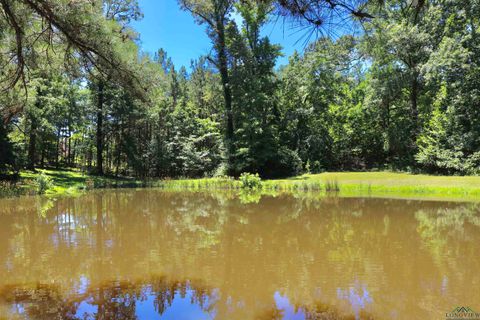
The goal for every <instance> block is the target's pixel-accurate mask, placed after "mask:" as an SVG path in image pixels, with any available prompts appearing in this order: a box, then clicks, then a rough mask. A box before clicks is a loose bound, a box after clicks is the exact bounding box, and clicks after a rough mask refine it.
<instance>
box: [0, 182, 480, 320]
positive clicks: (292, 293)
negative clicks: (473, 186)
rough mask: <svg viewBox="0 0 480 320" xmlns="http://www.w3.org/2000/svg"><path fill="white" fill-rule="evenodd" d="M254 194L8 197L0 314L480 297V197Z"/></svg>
mask: <svg viewBox="0 0 480 320" xmlns="http://www.w3.org/2000/svg"><path fill="white" fill-rule="evenodd" d="M245 197H246V196H244V197H243V198H242V197H240V198H234V197H233V196H232V195H229V194H222V193H216V194H213V195H212V194H205V193H168V192H160V191H155V190H137V191H126V190H120V191H102V192H94V193H91V194H87V195H85V196H82V197H79V198H74V199H62V200H58V201H51V200H46V199H42V198H34V197H30V198H19V199H9V200H1V201H0V238H1V241H0V274H1V275H2V276H1V277H0V318H2V317H6V318H12V317H14V316H18V317H19V318H22V319H24V318H27V319H50V318H51V319H54V318H65V319H84V318H85V319H136V318H138V319H155V318H161V319H337V318H338V319H355V318H357V319H359V318H361V319H367V318H397V319H405V318H411V319H416V318H435V317H437V318H438V317H442V316H444V312H445V310H449V309H451V308H452V305H463V304H465V305H470V306H471V307H472V308H474V307H475V306H476V304H475V303H477V304H478V301H480V292H478V291H473V292H472V291H471V290H465V288H475V287H478V285H480V276H479V274H478V273H477V272H475V271H474V270H479V269H480V252H479V250H480V248H479V245H478V244H479V243H480V232H479V231H480V207H479V206H478V205H476V204H462V203H446V202H443V203H441V202H421V201H407V200H388V199H345V198H343V199H342V198H336V197H327V198H322V199H315V198H309V197H307V198H294V197H291V196H282V195H279V196H277V197H262V198H258V199H257V198H255V199H254V201H250V200H249V198H248V197H250V195H249V196H248V197H247V200H248V201H247V200H245ZM477 308H480V305H478V306H477Z"/></svg>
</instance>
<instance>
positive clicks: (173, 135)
mask: <svg viewBox="0 0 480 320" xmlns="http://www.w3.org/2000/svg"><path fill="white" fill-rule="evenodd" d="M355 3H359V2H358V1H355ZM358 5H359V6H357V7H353V6H351V5H350V4H349V3H348V2H342V1H338V2H337V1H288V0H279V1H257V0H181V1H179V6H181V8H182V9H184V10H185V11H188V12H190V13H191V14H192V15H193V17H194V19H195V20H196V21H197V22H198V23H199V24H200V25H202V26H203V27H204V28H205V31H206V32H207V34H208V36H209V38H210V39H211V43H212V50H211V53H210V54H209V55H208V56H202V57H198V59H196V60H195V61H192V62H191V65H190V66H185V67H181V68H176V67H175V65H174V63H173V61H174V60H175V57H170V56H169V55H168V53H167V52H166V51H165V50H163V49H161V48H159V50H158V52H157V53H155V54H154V55H151V54H147V53H145V52H142V51H141V50H140V46H139V35H138V34H137V33H136V31H135V30H134V29H133V28H132V27H131V22H132V21H133V20H137V19H141V18H142V13H141V11H140V7H139V5H138V3H137V2H136V1H135V0H104V1H99V0H95V1H93V0H92V1H73V0H55V1H54V0H0V13H1V15H0V16H1V18H0V40H1V41H0V51H1V52H2V54H1V55H0V64H1V66H2V67H1V74H0V84H1V86H2V87H1V88H0V90H2V91H1V92H0V111H1V112H2V120H3V121H2V122H1V123H0V124H1V125H0V171H1V172H2V173H3V174H10V173H13V172H18V170H20V169H23V168H26V169H33V170H34V169H35V168H42V167H54V168H79V169H82V170H85V171H88V172H91V173H95V174H111V175H128V176H137V177H203V176H213V175H232V176H237V175H239V174H240V173H242V172H252V173H259V174H260V175H261V176H263V177H273V178H275V177H284V176H294V175H297V174H300V173H304V172H312V173H316V172H322V171H327V170H370V169H395V170H409V171H424V172H431V173H443V174H478V173H480V35H479V34H478V32H479V31H478V27H479V26H480V2H479V1H478V0H431V1H430V0H425V1H422V0H420V1H413V2H412V1H405V0H386V1H384V2H382V3H379V2H360V3H359V4H358ZM233 13H235V15H240V16H241V18H242V19H241V21H242V22H241V23H238V19H234V18H232V15H233ZM345 15H348V16H349V18H348V21H346V20H345V19H344V16H345ZM278 17H280V18H281V20H284V23H286V24H288V23H290V24H293V25H296V26H298V27H299V28H301V29H302V30H303V32H305V33H307V34H308V33H312V34H313V37H314V38H315V39H314V40H312V41H311V42H310V43H309V44H308V45H306V46H305V49H304V50H303V51H302V52H296V53H294V54H293V55H292V56H291V57H289V63H288V64H287V65H283V66H280V67H278V65H277V59H278V58H279V57H280V56H281V55H282V48H281V47H280V46H279V45H276V44H275V43H272V42H271V41H270V40H269V38H268V37H267V36H264V33H263V32H262V30H263V29H262V28H264V27H265V25H266V24H267V23H268V21H269V20H270V19H278ZM327 17H330V23H333V24H335V23H336V24H345V23H347V24H348V25H349V26H351V27H352V29H355V30H356V32H355V33H354V34H348V33H346V32H341V35H332V34H330V33H328V32H324V30H325V29H322V27H323V23H324V22H325V21H326V20H325V19H327Z"/></svg>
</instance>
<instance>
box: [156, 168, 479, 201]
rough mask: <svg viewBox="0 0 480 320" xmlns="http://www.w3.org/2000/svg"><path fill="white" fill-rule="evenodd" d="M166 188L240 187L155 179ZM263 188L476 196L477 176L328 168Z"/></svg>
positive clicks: (224, 182) (342, 193)
mask: <svg viewBox="0 0 480 320" xmlns="http://www.w3.org/2000/svg"><path fill="white" fill-rule="evenodd" d="M158 186H159V187H163V188H168V189H241V188H242V183H241V182H240V181H238V180H233V179H230V178H207V179H186V180H166V181H159V182H158ZM259 190H261V191H265V192H271V191H278V192H290V193H296V192H315V193H336V194H338V195H340V196H381V197H405V198H409V197H411V198H448V199H462V200H480V176H464V177H460V176H432V175H414V174H408V173H394V172H329V173H321V174H306V175H302V176H298V177H293V178H289V179H282V180H264V181H262V183H261V186H260V187H259Z"/></svg>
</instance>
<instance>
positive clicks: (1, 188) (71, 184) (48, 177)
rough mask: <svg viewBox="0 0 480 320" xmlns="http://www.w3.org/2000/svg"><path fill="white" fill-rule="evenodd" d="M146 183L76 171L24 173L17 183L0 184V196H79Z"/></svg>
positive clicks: (139, 185) (45, 170)
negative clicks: (86, 191) (93, 190)
mask: <svg viewBox="0 0 480 320" xmlns="http://www.w3.org/2000/svg"><path fill="white" fill-rule="evenodd" d="M143 186H144V183H143V182H142V181H139V180H135V179H129V178H114V177H100V176H91V175H86V174H84V173H82V172H80V171H74V170H47V169H39V170H36V171H35V172H33V171H22V172H21V173H20V179H19V180H18V181H16V182H15V183H9V182H2V183H0V196H3V197H10V196H18V195H35V194H46V195H49V196H57V195H77V194H81V193H82V192H83V191H85V190H90V189H99V188H130V187H132V188H134V187H143Z"/></svg>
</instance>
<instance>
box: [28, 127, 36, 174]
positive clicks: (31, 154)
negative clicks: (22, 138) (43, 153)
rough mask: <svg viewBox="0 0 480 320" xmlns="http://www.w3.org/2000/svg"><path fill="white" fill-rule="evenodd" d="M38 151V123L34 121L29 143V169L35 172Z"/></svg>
mask: <svg viewBox="0 0 480 320" xmlns="http://www.w3.org/2000/svg"><path fill="white" fill-rule="evenodd" d="M36 151H37V123H36V120H35V119H32V122H31V124H30V139H29V141H28V169H30V170H35V157H36Z"/></svg>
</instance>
